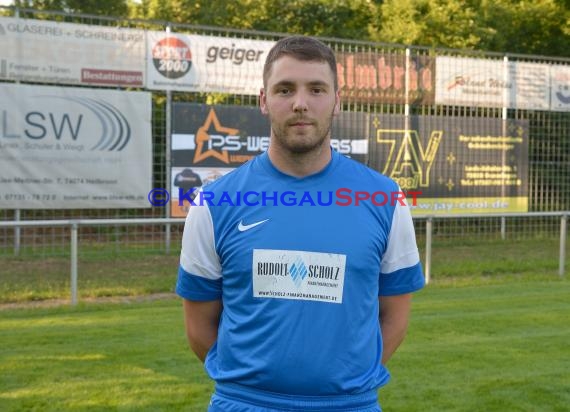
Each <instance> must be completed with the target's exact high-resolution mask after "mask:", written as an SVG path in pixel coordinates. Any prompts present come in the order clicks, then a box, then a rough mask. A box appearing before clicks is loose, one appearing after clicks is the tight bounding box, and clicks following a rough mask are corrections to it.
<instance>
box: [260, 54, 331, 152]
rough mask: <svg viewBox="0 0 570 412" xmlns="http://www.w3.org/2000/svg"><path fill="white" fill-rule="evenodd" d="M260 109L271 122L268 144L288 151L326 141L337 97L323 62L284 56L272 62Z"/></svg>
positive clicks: (327, 68)
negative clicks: (269, 141) (269, 142)
mask: <svg viewBox="0 0 570 412" xmlns="http://www.w3.org/2000/svg"><path fill="white" fill-rule="evenodd" d="M260 106H261V112H262V113H263V114H265V115H268V116H269V120H270V122H271V139H272V140H271V144H272V145H275V146H277V148H278V149H281V150H286V151H288V152H290V153H298V154H300V153H308V152H310V151H312V150H315V149H319V148H321V147H322V146H323V145H325V144H326V145H327V146H328V145H329V144H330V143H329V139H330V129H331V124H332V117H333V116H335V115H336V114H338V111H339V107H340V98H339V94H338V92H335V90H334V78H333V72H332V70H331V69H330V67H329V65H328V64H327V63H326V62H318V61H301V60H297V59H294V58H292V57H289V56H283V57H281V58H279V59H278V60H276V61H275V62H274V63H273V67H272V68H271V72H270V74H269V77H268V78H267V84H266V88H265V89H264V90H262V91H261V94H260Z"/></svg>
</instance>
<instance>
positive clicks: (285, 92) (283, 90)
mask: <svg viewBox="0 0 570 412" xmlns="http://www.w3.org/2000/svg"><path fill="white" fill-rule="evenodd" d="M289 93H291V89H287V88H281V89H277V94H283V95H287V94H289Z"/></svg>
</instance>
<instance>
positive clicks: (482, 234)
mask: <svg viewBox="0 0 570 412" xmlns="http://www.w3.org/2000/svg"><path fill="white" fill-rule="evenodd" d="M0 15H3V16H9V17H19V18H21V19H41V20H50V21H58V22H68V23H76V24H87V25H98V26H109V27H125V28H136V29H145V30H155V31H167V30H169V31H171V32H173V33H185V34H198V35H208V36H217V37H224V38H232V39H254V40H269V41H275V40H277V39H279V38H280V37H282V36H283V34H280V33H266V32H258V31H243V30H232V29H223V28H214V27H205V26H195V25H189V24H177V23H171V22H163V21H143V20H126V19H116V18H111V17H102V16H90V15H72V14H67V13H61V12H45V11H42V12H38V11H34V10H30V9H15V8H0ZM322 40H323V41H325V42H326V43H327V44H329V45H330V46H331V47H332V48H333V49H334V50H335V52H336V53H337V58H338V60H339V64H340V66H339V67H341V69H342V73H341V75H342V76H343V77H342V82H341V83H343V87H344V89H343V94H342V101H343V103H342V110H343V111H344V112H348V113H352V112H355V113H358V112H364V113H367V114H368V115H372V117H371V118H374V116H376V118H377V119H380V121H383V120H382V119H384V117H382V116H403V117H405V118H406V119H409V118H412V117H414V116H425V117H426V118H428V122H429V121H432V120H429V119H436V118H458V119H461V120H462V121H464V120H465V119H471V120H474V121H481V122H494V121H498V122H503V123H504V124H507V123H508V122H509V121H521V122H524V124H525V127H527V128H528V129H527V130H528V175H527V176H526V177H525V178H527V179H528V193H527V197H528V211H532V212H552V211H568V210H570V112H568V111H548V110H529V109H519V108H517V109H514V108H508V107H481V105H468V104H462V105H450V104H435V103H434V99H433V95H430V93H433V87H426V86H427V85H428V83H430V82H433V81H434V79H433V77H430V73H432V74H433V72H434V71H435V67H434V66H433V64H434V63H433V62H434V58H435V57H436V56H442V57H454V58H458V57H463V58H476V59H480V60H481V59H482V60H488V61H490V62H502V63H505V64H507V63H508V62H520V63H533V64H551V65H552V64H555V65H560V66H564V67H567V66H569V65H570V59H564V58H554V57H545V56H529V55H500V54H497V53H485V52H474V51H465V50H443V49H442V50H439V49H428V48H422V47H414V46H409V47H404V46H401V45H393V44H380V43H371V42H362V41H348V40H340V39H331V38H325V39H322ZM406 59H409V60H407V61H410V62H413V64H412V65H408V66H407V68H408V71H407V72H402V70H405V68H404V67H403V66H402V65H401V64H400V63H399V62H404V61H406ZM370 67H373V68H374V70H375V72H374V75H373V76H372V75H371V74H370V72H369V70H370ZM382 82H385V83H386V84H385V85H386V87H385V90H384V92H383V94H381V95H378V92H377V90H379V89H380V88H379V87H378V85H381V84H382ZM430 86H432V85H430ZM78 87H79V86H78ZM373 87H376V91H375V90H374V89H373ZM152 102H153V103H152V150H153V154H152V157H153V166H152V167H153V183H152V185H153V187H162V188H163V187H169V185H170V182H169V177H170V176H169V174H170V171H169V170H170V165H169V164H168V161H169V155H168V150H169V148H168V147H167V141H168V139H167V133H168V130H169V127H168V126H169V121H171V119H170V115H169V114H168V113H167V107H169V106H170V104H172V103H175V102H194V103H201V104H216V105H237V106H244V107H256V106H258V103H259V101H258V97H257V96H251V95H239V94H220V93H188V92H177V91H173V92H157V91H153V92H152ZM433 121H434V122H435V121H436V120H433ZM378 156H379V154H378V153H376V152H374V151H373V150H372V149H371V150H370V153H369V156H368V158H367V163H368V164H369V165H370V166H371V167H374V166H375V165H376V164H377V162H378ZM160 217H169V214H168V212H167V210H166V208H164V207H148V208H144V209H74V210H69V209H57V210H53V209H49V210H47V209H46V210H41V209H40V210H38V209H35V210H27V209H22V210H8V209H4V210H0V221H15V220H21V221H28V220H68V219H125V218H160ZM424 222H425V221H424V220H423V219H418V220H417V223H416V229H417V232H418V238H419V240H420V243H421V244H423V242H424V233H425V226H424ZM181 232H182V225H162V224H149V225H144V226H140V225H133V226H130V225H107V226H97V227H83V228H81V230H80V232H79V245H80V256H82V257H83V256H89V255H100V254H105V255H106V254H109V255H114V256H119V255H124V254H128V253H135V254H139V253H141V251H142V253H163V252H165V251H166V252H169V253H172V254H173V255H176V252H177V250H178V247H179V243H180V238H181ZM559 233H560V219H559V218H557V217H552V216H544V217H532V218H521V217H511V218H506V217H495V216H494V217H476V218H475V217H474V218H463V217H462V218H455V219H454V218H452V219H440V220H438V219H435V220H434V221H433V235H434V240H435V244H436V245H437V241H439V240H441V241H452V242H453V241H455V240H457V239H462V240H485V239H510V240H515V239H537V238H538V239H542V238H550V239H558V236H559ZM69 247H70V229H69V228H68V227H26V228H19V229H14V228H0V258H9V257H13V256H14V255H16V256H19V257H25V256H30V257H34V258H48V257H49V258H57V257H68V256H69ZM0 264H1V263H0ZM1 271H2V269H1V268H0V272H1Z"/></svg>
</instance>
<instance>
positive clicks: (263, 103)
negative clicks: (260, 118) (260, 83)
mask: <svg viewBox="0 0 570 412" xmlns="http://www.w3.org/2000/svg"><path fill="white" fill-rule="evenodd" d="M259 108H260V109H261V113H262V114H264V115H267V95H266V94H265V89H264V88H263V87H262V88H261V89H260V90H259Z"/></svg>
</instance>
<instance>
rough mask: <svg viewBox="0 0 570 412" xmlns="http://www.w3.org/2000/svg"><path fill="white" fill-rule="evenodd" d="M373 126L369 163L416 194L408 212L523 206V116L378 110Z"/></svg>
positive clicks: (521, 208) (518, 208)
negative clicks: (381, 112) (409, 113)
mask: <svg viewBox="0 0 570 412" xmlns="http://www.w3.org/2000/svg"><path fill="white" fill-rule="evenodd" d="M372 127H373V131H372V132H371V133H374V134H375V139H374V140H375V141H374V143H371V146H370V165H371V167H372V168H374V169H376V170H378V171H380V172H382V173H383V174H385V175H387V176H389V177H391V178H393V179H394V180H395V181H396V182H398V183H399V185H400V187H401V188H402V189H403V190H404V191H406V192H415V193H416V205H415V206H414V205H411V206H412V211H413V213H415V214H451V213H503V212H527V211H528V141H529V138H528V131H529V126H528V121H526V120H509V121H508V122H503V121H502V120H501V119H493V118H457V117H443V116H442V117H439V116H412V117H411V118H410V119H409V122H408V123H407V124H406V118H405V116H402V115H377V116H375V118H374V120H373V121H372ZM409 197H410V196H409Z"/></svg>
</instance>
